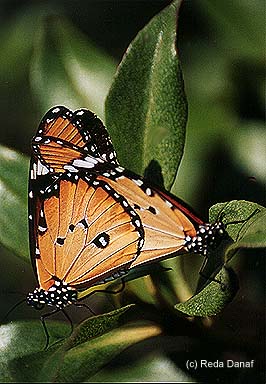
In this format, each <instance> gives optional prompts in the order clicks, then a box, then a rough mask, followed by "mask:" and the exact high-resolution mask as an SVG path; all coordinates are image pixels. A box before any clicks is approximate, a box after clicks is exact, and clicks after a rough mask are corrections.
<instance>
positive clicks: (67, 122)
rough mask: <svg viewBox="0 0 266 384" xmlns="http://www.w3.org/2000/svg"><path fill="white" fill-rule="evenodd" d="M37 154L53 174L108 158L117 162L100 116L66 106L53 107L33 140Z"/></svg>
mask: <svg viewBox="0 0 266 384" xmlns="http://www.w3.org/2000/svg"><path fill="white" fill-rule="evenodd" d="M32 148H33V152H34V154H35V156H36V157H37V158H38V159H39V160H40V161H41V162H42V164H43V165H45V166H47V168H48V169H49V172H51V173H62V172H65V171H69V170H71V171H73V170H74V169H75V165H77V166H80V164H83V165H84V167H85V168H86V167H87V168H88V169H93V168H94V167H96V168H97V166H99V165H102V163H103V162H105V161H107V162H110V163H113V164H117V159H116V153H115V151H114V148H113V145H112V142H111V139H110V137H109V135H108V133H107V131H106V129H105V127H104V125H103V123H102V122H101V120H100V119H98V118H97V116H96V115H94V114H93V113H92V112H90V111H88V110H86V109H80V110H77V111H75V112H71V111H70V110H69V109H67V108H65V107H61V106H58V107H55V108H52V109H50V110H49V111H48V112H47V113H46V115H45V116H44V118H43V119H42V121H41V124H40V126H39V129H38V131H37V134H36V136H35V137H34V138H33V140H32Z"/></svg>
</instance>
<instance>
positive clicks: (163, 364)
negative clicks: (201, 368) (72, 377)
mask: <svg viewBox="0 0 266 384" xmlns="http://www.w3.org/2000/svg"><path fill="white" fill-rule="evenodd" d="M92 379H93V382H94V383H95V382H96V383H110V382H116V383H126V382H127V383H128V382H131V383H136V382H138V383H160V382H161V383H166V382H172V383H173V382H175V383H176V382H177V383H182V382H186V383H191V382H193V379H192V377H191V376H189V375H188V374H187V373H186V372H184V371H182V370H181V369H179V368H178V367H177V366H176V365H175V364H174V362H173V361H172V360H171V359H170V358H168V357H166V356H164V355H163V354H160V353H152V354H151V355H149V356H144V357H142V358H141V359H137V360H135V359H134V360H133V359H132V361H130V363H129V364H125V365H124V366H121V367H119V368H116V367H115V368H114V369H112V370H110V368H109V367H108V366H107V367H106V368H104V369H102V370H101V371H100V372H99V373H97V374H96V375H94V376H93V377H92Z"/></svg>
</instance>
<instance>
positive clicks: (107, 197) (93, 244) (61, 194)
mask: <svg viewBox="0 0 266 384" xmlns="http://www.w3.org/2000/svg"><path fill="white" fill-rule="evenodd" d="M50 189H51V192H50V193H48V192H47V196H46V197H45V198H44V199H43V201H42V205H41V207H40V214H39V216H38V217H39V220H40V221H41V224H42V225H43V226H40V225H38V229H37V237H36V249H37V253H36V254H35V262H36V265H37V270H38V276H39V283H40V286H41V287H42V288H43V289H48V288H49V287H50V286H51V285H52V284H53V282H54V276H56V277H57V278H59V279H60V280H62V281H65V282H66V283H68V284H69V285H71V286H74V287H75V286H76V287H86V286H89V285H92V284H93V283H98V282H99V281H101V280H104V279H105V278H108V277H110V276H111V275H112V274H113V273H114V272H117V271H118V272H119V271H121V270H123V269H125V268H128V267H129V265H130V264H131V263H132V262H133V261H134V260H135V259H136V257H137V256H138V254H139V252H140V240H141V237H142V236H143V234H142V231H141V228H140V227H139V225H137V222H138V221H139V216H138V215H137V214H136V213H135V211H134V210H133V209H132V207H130V206H129V205H128V203H127V201H126V199H125V198H123V197H122V196H121V195H120V194H118V193H117V192H115V191H113V189H112V188H110V186H109V185H108V183H107V182H103V181H102V180H98V179H97V178H96V177H94V178H92V179H89V178H88V176H84V175H83V176H80V175H77V174H70V173H69V174H68V175H64V176H63V177H60V178H58V180H57V181H56V182H55V183H54V184H53V185H52V186H51V188H50ZM41 215H43V217H41ZM38 224H40V223H38Z"/></svg>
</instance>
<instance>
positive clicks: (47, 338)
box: [40, 308, 73, 350]
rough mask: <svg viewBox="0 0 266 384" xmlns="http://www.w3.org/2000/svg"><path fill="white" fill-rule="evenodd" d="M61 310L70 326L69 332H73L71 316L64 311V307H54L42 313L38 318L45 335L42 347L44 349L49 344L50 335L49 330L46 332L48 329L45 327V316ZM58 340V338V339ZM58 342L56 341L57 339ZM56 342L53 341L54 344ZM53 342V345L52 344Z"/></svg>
mask: <svg viewBox="0 0 266 384" xmlns="http://www.w3.org/2000/svg"><path fill="white" fill-rule="evenodd" d="M60 311H62V313H63V314H64V316H65V317H66V319H67V320H68V321H69V323H70V326H71V332H70V334H71V333H72V332H73V322H72V320H71V318H70V317H69V315H68V314H67V313H66V311H65V310H64V309H61V308H56V309H55V310H53V311H52V312H48V313H45V314H44V315H42V316H41V318H40V320H41V322H42V326H43V328H44V332H45V336H46V344H45V347H44V350H46V349H48V346H49V340H50V335H49V332H48V329H47V326H46V323H45V320H46V319H47V317H50V316H52V315H55V314H56V313H58V312H60ZM59 341H60V340H59ZM57 342H58V341H57ZM57 342H55V343H54V344H56V343H57ZM54 344H53V345H54Z"/></svg>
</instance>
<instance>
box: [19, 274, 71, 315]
mask: <svg viewBox="0 0 266 384" xmlns="http://www.w3.org/2000/svg"><path fill="white" fill-rule="evenodd" d="M77 294H78V292H77V290H76V289H74V288H72V287H70V286H69V285H68V284H67V283H65V282H63V281H61V280H59V279H58V280H56V281H55V283H54V284H53V285H52V286H51V287H50V288H49V289H48V290H44V289H42V288H36V289H35V290H34V291H33V292H30V293H29V294H28V295H27V299H26V301H27V304H28V305H30V306H31V307H33V308H35V309H43V308H44V307H45V305H49V306H54V307H56V308H58V309H63V308H64V307H66V306H67V305H70V304H73V303H74V302H75V301H77Z"/></svg>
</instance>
